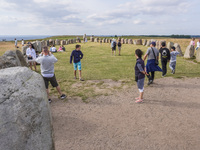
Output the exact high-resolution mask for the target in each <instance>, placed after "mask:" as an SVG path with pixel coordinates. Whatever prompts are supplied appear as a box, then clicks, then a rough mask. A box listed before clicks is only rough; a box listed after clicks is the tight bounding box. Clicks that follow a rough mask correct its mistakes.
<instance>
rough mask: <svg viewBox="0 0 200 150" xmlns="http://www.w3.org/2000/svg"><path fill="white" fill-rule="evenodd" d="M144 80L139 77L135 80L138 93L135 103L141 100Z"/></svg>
mask: <svg viewBox="0 0 200 150" xmlns="http://www.w3.org/2000/svg"><path fill="white" fill-rule="evenodd" d="M144 80H145V78H143V79H139V80H138V81H137V86H138V89H139V93H140V95H139V97H137V98H136V101H135V102H136V103H140V102H142V101H143V95H144Z"/></svg>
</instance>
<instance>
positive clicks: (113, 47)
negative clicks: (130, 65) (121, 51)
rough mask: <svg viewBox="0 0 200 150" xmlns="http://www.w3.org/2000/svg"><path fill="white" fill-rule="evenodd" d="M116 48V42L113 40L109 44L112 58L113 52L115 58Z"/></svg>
mask: <svg viewBox="0 0 200 150" xmlns="http://www.w3.org/2000/svg"><path fill="white" fill-rule="evenodd" d="M116 46H117V43H116V40H115V39H113V40H112V42H111V48H112V56H113V52H114V55H115V56H116Z"/></svg>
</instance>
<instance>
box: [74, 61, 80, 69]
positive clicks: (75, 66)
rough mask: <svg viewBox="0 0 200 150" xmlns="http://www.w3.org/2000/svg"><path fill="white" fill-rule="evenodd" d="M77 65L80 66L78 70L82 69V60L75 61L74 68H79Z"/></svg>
mask: <svg viewBox="0 0 200 150" xmlns="http://www.w3.org/2000/svg"><path fill="white" fill-rule="evenodd" d="M77 67H78V70H81V62H80V61H79V62H77V63H74V70H77Z"/></svg>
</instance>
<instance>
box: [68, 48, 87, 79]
mask: <svg viewBox="0 0 200 150" xmlns="http://www.w3.org/2000/svg"><path fill="white" fill-rule="evenodd" d="M82 58H83V53H82V52H81V46H80V45H76V49H75V50H73V51H72V53H71V56H70V64H72V60H73V64H74V79H77V78H76V71H77V67H78V70H79V80H80V81H84V80H83V79H82V78H81V59H82Z"/></svg>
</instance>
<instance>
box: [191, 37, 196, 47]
mask: <svg viewBox="0 0 200 150" xmlns="http://www.w3.org/2000/svg"><path fill="white" fill-rule="evenodd" d="M190 45H193V46H195V38H192V41H191V42H190Z"/></svg>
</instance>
